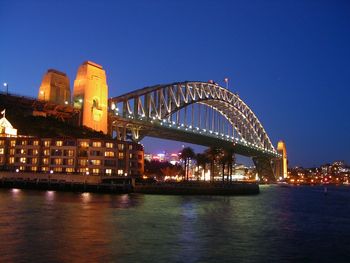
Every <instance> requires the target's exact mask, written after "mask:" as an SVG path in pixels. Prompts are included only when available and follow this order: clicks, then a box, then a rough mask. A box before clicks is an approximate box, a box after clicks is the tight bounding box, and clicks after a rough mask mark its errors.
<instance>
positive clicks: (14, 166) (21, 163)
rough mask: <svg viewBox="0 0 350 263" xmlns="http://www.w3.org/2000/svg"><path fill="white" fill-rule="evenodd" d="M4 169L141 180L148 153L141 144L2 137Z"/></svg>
mask: <svg viewBox="0 0 350 263" xmlns="http://www.w3.org/2000/svg"><path fill="white" fill-rule="evenodd" d="M0 169H2V170H8V171H17V172H20V171H27V172H44V173H48V172H51V173H53V172H54V173H78V174H85V175H104V176H138V175H142V174H143V172H144V153H143V147H142V145H140V144H137V143H134V142H125V141H117V140H112V139H70V138H38V137H29V136H5V135H0Z"/></svg>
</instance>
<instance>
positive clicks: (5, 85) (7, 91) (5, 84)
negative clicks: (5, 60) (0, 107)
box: [4, 82, 9, 95]
mask: <svg viewBox="0 0 350 263" xmlns="http://www.w3.org/2000/svg"><path fill="white" fill-rule="evenodd" d="M4 87H5V88H6V95H7V94H8V93H9V84H8V83H6V82H4Z"/></svg>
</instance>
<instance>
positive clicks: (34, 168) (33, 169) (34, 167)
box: [30, 166, 38, 172]
mask: <svg viewBox="0 0 350 263" xmlns="http://www.w3.org/2000/svg"><path fill="white" fill-rule="evenodd" d="M30 170H32V171H34V172H35V171H37V170H38V167H36V166H33V167H32V168H30Z"/></svg>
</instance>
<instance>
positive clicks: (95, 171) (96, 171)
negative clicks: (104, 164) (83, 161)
mask: <svg viewBox="0 0 350 263" xmlns="http://www.w3.org/2000/svg"><path fill="white" fill-rule="evenodd" d="M99 172H100V169H97V168H95V169H92V173H93V174H98V173H99Z"/></svg>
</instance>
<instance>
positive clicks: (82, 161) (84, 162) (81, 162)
mask: <svg viewBox="0 0 350 263" xmlns="http://www.w3.org/2000/svg"><path fill="white" fill-rule="evenodd" d="M79 164H80V165H81V166H86V164H87V160H86V159H81V160H79Z"/></svg>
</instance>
